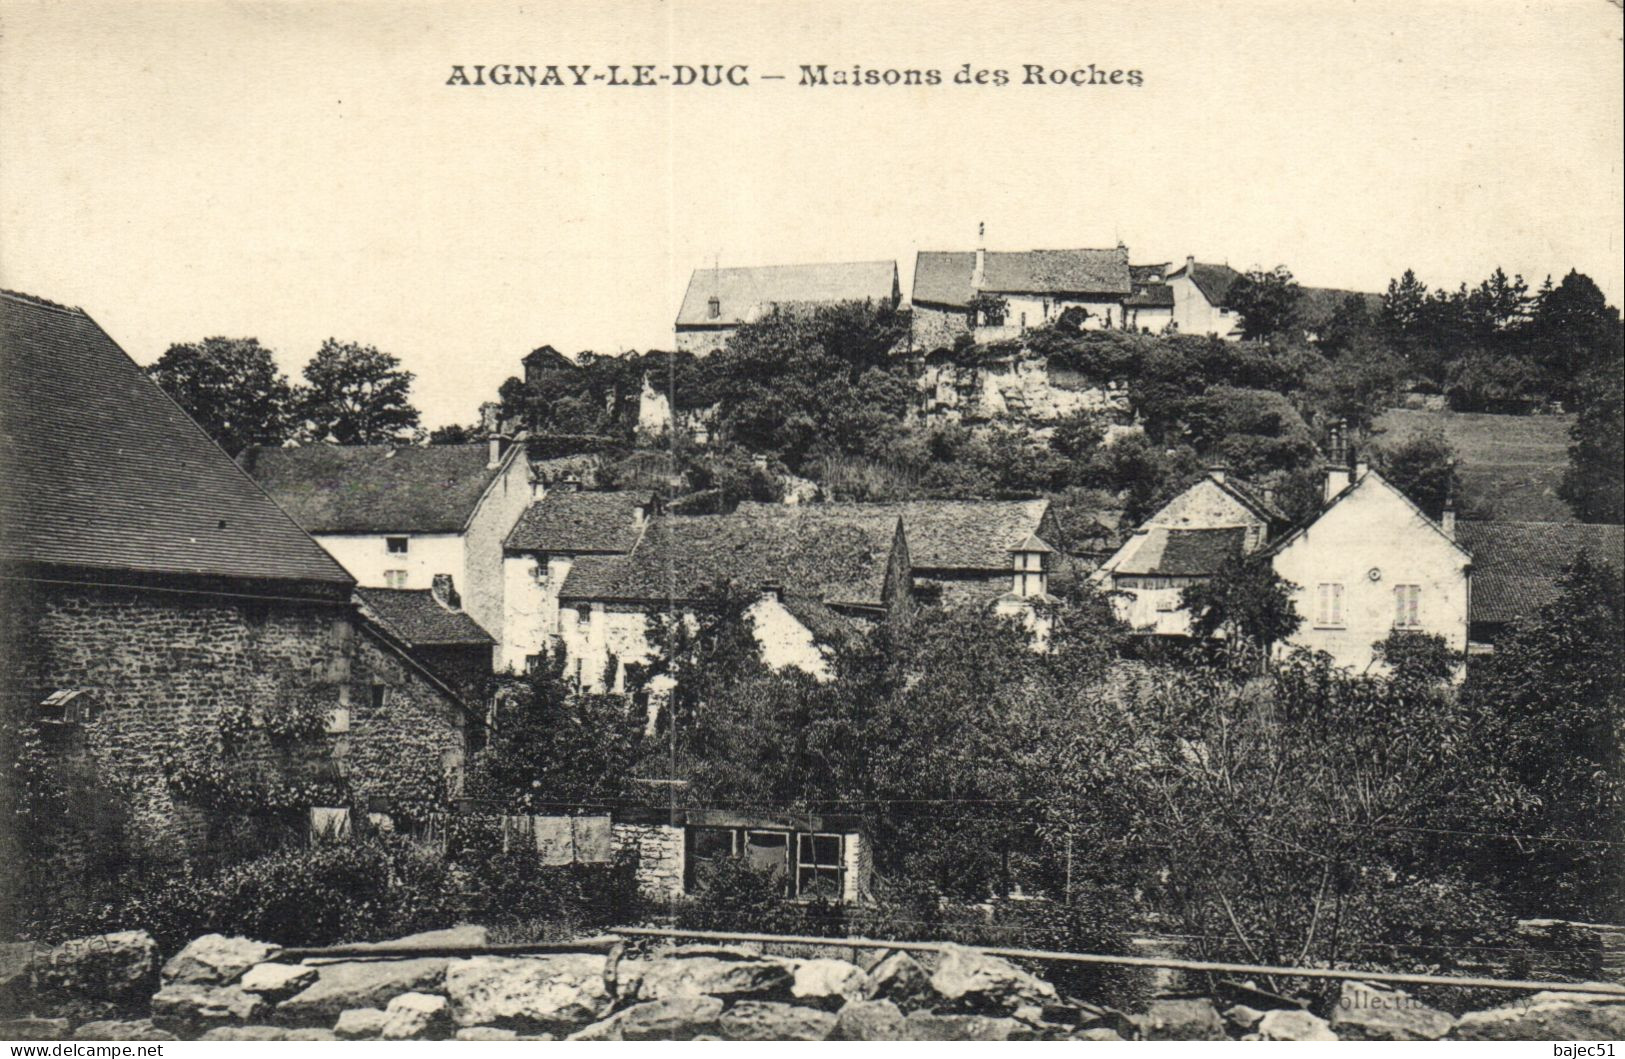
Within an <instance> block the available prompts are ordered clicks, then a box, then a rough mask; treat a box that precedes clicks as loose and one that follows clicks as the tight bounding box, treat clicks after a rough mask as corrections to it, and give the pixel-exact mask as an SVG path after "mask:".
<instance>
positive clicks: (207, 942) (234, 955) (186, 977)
mask: <svg viewBox="0 0 1625 1059" xmlns="http://www.w3.org/2000/svg"><path fill="white" fill-rule="evenodd" d="M277 952H278V948H277V946H275V945H267V944H266V943H265V942H263V941H254V940H252V939H249V938H228V937H227V936H225V935H224V934H205V935H203V936H202V937H201V938H194V939H193V940H192V941H190V942H188V943H187V945H186V948H184V949H182V950H181V951H180V952H177V953H176V954H175V955H174V956H171V957H170V958H169V962H168V963H166V964H164V971H163V977H164V981H165V982H194V983H197V984H199V985H231V984H232V983H233V982H235V981H237V979H239V978H241V977H242V976H243V972H244V971H246V970H248V969H249V968H250V967H252V966H254V965H255V964H257V963H264V962H265V961H267V960H269V959H271V958H272V957H273V956H275V955H276V954H277Z"/></svg>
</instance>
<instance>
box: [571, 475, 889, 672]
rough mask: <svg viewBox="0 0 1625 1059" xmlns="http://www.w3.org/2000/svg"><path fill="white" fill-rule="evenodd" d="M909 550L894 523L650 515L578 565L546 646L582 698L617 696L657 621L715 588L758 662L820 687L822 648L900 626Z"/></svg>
mask: <svg viewBox="0 0 1625 1059" xmlns="http://www.w3.org/2000/svg"><path fill="white" fill-rule="evenodd" d="M909 569H910V567H909V558H908V544H907V541H906V539H905V538H904V535H903V531H902V528H901V525H900V523H899V521H898V519H897V517H896V516H895V515H893V514H887V513H884V512H870V511H863V510H851V511H819V510H817V509H816V506H809V507H788V506H778V507H772V506H764V508H763V509H762V510H759V511H753V512H744V513H735V514H733V515H694V516H681V515H661V516H656V517H654V518H652V519H649V520H648V524H647V525H646V526H645V527H644V529H643V532H642V535H641V536H640V537H639V538H638V540H637V543H636V544H635V545H634V546H633V548H632V549H631V551H629V552H627V553H626V554H624V555H608V554H597V555H579V556H577V557H575V559H574V561H573V563H572V564H571V566H570V569H569V573H568V574H567V575H565V577H564V580H563V584H562V585H561V586H560V588H559V590H558V606H559V611H558V613H559V618H558V630H557V633H556V636H557V640H556V642H557V644H558V645H559V646H561V647H562V648H563V650H564V653H565V658H566V664H567V666H568V667H569V669H568V671H569V672H570V673H572V674H573V676H574V679H575V680H576V681H577V682H578V683H579V684H580V685H581V686H582V687H584V688H588V689H591V690H594V691H622V690H625V688H626V678H627V669H628V666H632V665H640V664H644V663H646V662H647V661H648V660H649V659H650V658H651V657H652V656H653V653H654V647H653V645H652V644H651V643H650V642H649V638H648V635H649V630H650V627H651V622H652V621H653V620H654V619H655V617H656V616H657V615H667V616H669V617H671V618H673V619H675V620H689V621H691V620H693V616H694V615H695V614H696V613H697V612H698V609H699V608H701V607H704V606H705V605H707V603H708V601H709V599H710V593H711V592H713V591H714V590H716V589H718V588H719V587H721V586H723V585H725V584H726V585H731V586H733V588H734V589H735V590H737V591H742V592H744V593H745V594H747V595H749V596H750V597H751V598H752V599H753V602H752V603H751V604H750V605H749V607H748V609H747V611H746V618H747V619H748V620H749V621H750V623H751V625H752V628H753V631H754V633H755V637H756V640H757V643H758V645H759V647H760V649H761V652H762V658H763V661H765V662H766V663H767V664H768V665H769V666H771V667H773V668H775V669H780V668H786V667H793V668H797V669H801V670H803V671H805V672H807V673H810V674H812V675H813V676H815V677H819V678H825V677H828V676H829V648H830V647H831V646H832V645H833V644H835V643H837V642H838V641H839V640H840V639H841V638H843V637H845V636H849V635H852V633H853V632H854V630H855V629H856V628H858V627H861V626H863V625H867V624H872V623H874V622H877V621H894V622H895V621H906V620H907V616H908V613H909V607H910V606H911V598H912V583H911V579H910V576H909Z"/></svg>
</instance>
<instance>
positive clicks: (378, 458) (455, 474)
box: [239, 442, 523, 533]
mask: <svg viewBox="0 0 1625 1059" xmlns="http://www.w3.org/2000/svg"><path fill="white" fill-rule="evenodd" d="M522 448H523V446H514V447H513V448H512V449H510V450H509V452H508V453H507V454H506V456H505V457H504V460H503V463H502V464H501V465H499V466H498V467H495V468H492V467H487V466H486V463H487V453H488V449H487V446H486V443H485V442H478V443H475V444H468V445H404V446H394V445H302V446H300V447H298V448H292V449H276V448H251V449H248V450H246V451H245V452H244V453H243V454H242V456H241V457H239V459H240V461H241V462H242V464H243V467H244V468H245V469H247V471H248V472H249V473H250V474H252V475H253V476H254V477H255V478H256V479H257V480H258V481H259V483H260V485H262V486H264V487H265V491H266V492H268V493H270V494H271V496H272V497H273V498H275V500H276V502H277V503H279V504H281V505H282V506H283V507H284V508H285V509H286V510H287V511H288V513H289V514H290V515H292V516H293V517H294V518H295V519H296V520H297V521H298V522H299V524H300V525H301V526H303V527H304V528H305V529H306V530H307V531H309V532H311V533H461V532H462V530H463V527H464V526H465V525H466V524H467V523H468V519H469V516H470V515H472V514H473V513H474V509H475V508H476V507H478V506H479V502H480V497H481V496H483V495H484V494H485V489H486V487H487V486H489V485H490V484H491V480H492V479H493V478H495V477H496V476H497V474H498V473H499V472H500V471H501V470H502V468H503V467H505V466H506V461H507V460H509V459H513V458H515V456H516V453H517V451H518V450H519V449H522Z"/></svg>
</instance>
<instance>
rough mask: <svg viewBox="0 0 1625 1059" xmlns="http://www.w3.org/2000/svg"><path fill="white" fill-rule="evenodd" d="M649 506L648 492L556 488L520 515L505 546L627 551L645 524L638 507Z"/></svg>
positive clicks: (537, 549) (539, 549) (538, 549)
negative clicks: (639, 519) (638, 520)
mask: <svg viewBox="0 0 1625 1059" xmlns="http://www.w3.org/2000/svg"><path fill="white" fill-rule="evenodd" d="M639 507H642V508H643V509H644V511H645V512H647V511H648V508H649V495H648V494H647V493H632V492H613V493H608V492H581V491H573V492H571V491H563V490H555V491H553V492H550V493H548V494H547V495H546V496H545V497H543V498H542V499H540V500H538V501H537V502H536V503H534V504H532V505H530V507H529V508H527V509H526V511H525V513H524V514H523V515H521V516H519V521H518V522H517V523H516V524H515V525H514V528H513V532H511V533H509V534H508V539H507V541H506V542H505V543H504V547H506V548H509V549H511V550H513V551H534V552H561V553H570V554H575V555H583V554H590V553H597V554H621V553H624V552H629V551H631V550H632V545H634V544H636V543H637V539H638V533H639V532H640V528H639V526H638V525H637V523H636V519H635V516H634V512H635V511H636V509H637V508H639Z"/></svg>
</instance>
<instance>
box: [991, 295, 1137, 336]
mask: <svg viewBox="0 0 1625 1059" xmlns="http://www.w3.org/2000/svg"><path fill="white" fill-rule="evenodd" d="M986 293H988V294H991V295H993V296H994V297H996V298H1003V299H1004V301H1005V304H1006V305H1007V309H1006V310H1005V314H1004V320H1003V322H1002V323H1000V324H985V323H979V324H978V325H977V327H976V331H975V336H976V340H977V341H978V342H993V341H998V340H999V339H1003V338H1015V337H1017V336H1019V335H1020V334H1022V332H1024V331H1027V330H1029V329H1031V328H1034V327H1039V326H1041V325H1043V324H1047V323H1050V322H1052V321H1054V320H1057V319H1059V318H1060V316H1061V314H1062V313H1064V312H1066V310H1068V309H1070V308H1073V307H1074V306H1076V307H1078V308H1081V309H1083V310H1085V311H1086V312H1087V313H1088V314H1089V315H1088V316H1087V317H1085V318H1084V321H1083V327H1084V329H1085V330H1088V331H1100V330H1109V329H1111V328H1114V327H1119V326H1121V325H1122V323H1123V299H1124V298H1125V297H1127V295H1123V294H1097V295H1084V294H1075V295H1074V294H1027V293H1021V292H1017V291H1008V292H1007V291H987V292H986Z"/></svg>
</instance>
